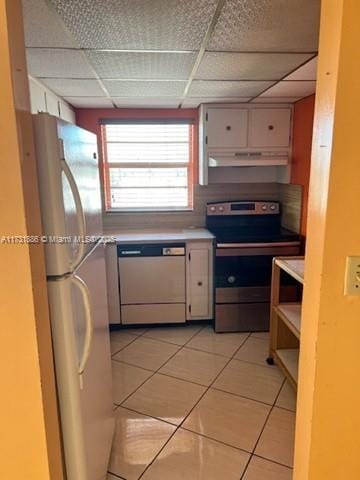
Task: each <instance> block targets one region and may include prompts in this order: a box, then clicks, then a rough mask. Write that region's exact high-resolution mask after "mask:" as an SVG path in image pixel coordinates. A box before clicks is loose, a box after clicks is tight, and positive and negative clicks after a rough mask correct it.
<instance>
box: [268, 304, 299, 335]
mask: <svg viewBox="0 0 360 480" xmlns="http://www.w3.org/2000/svg"><path fill="white" fill-rule="evenodd" d="M273 308H274V310H275V312H276V313H277V314H278V315H279V316H280V317H281V319H282V320H283V321H284V322H285V323H286V325H287V326H288V327H289V329H290V330H291V331H292V333H293V334H294V335H295V336H296V338H300V323H301V304H300V303H280V304H279V305H277V306H274V307H273Z"/></svg>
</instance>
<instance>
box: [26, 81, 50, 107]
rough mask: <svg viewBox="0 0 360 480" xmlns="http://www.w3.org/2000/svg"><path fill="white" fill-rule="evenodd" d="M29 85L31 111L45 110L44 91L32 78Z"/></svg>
mask: <svg viewBox="0 0 360 480" xmlns="http://www.w3.org/2000/svg"><path fill="white" fill-rule="evenodd" d="M29 86H30V103H31V113H39V112H46V101H45V91H44V90H43V89H42V88H41V87H40V86H39V85H38V84H37V83H35V82H33V81H32V80H30V81H29Z"/></svg>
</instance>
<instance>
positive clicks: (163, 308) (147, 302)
mask: <svg viewBox="0 0 360 480" xmlns="http://www.w3.org/2000/svg"><path fill="white" fill-rule="evenodd" d="M117 254H118V262H119V283H120V305H121V323H122V324H126V325H131V324H156V323H183V322H185V321H186V314H185V304H186V298H185V290H186V288H185V244H183V243H171V244H141V245H139V244H131V245H118V247H117Z"/></svg>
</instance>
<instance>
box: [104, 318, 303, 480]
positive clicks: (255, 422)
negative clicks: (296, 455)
mask: <svg viewBox="0 0 360 480" xmlns="http://www.w3.org/2000/svg"><path fill="white" fill-rule="evenodd" d="M267 349H268V334H266V333H252V334H249V333H230V334H215V333H214V332H213V329H212V328H211V327H210V326H208V325H205V326H201V325H189V326H181V327H176V326H174V327H162V328H151V329H127V330H122V331H116V332H112V333H111V352H112V360H113V361H112V365H113V382H114V405H115V415H116V432H115V438H114V442H113V448H112V454H111V459H110V465H109V476H108V480H119V479H125V480H137V479H140V478H141V479H143V480H205V479H206V480H218V479H220V478H221V479H223V480H291V478H292V463H293V442H294V423H295V403H296V399H295V394H294V392H293V390H292V388H291V387H290V385H288V384H287V382H286V381H285V379H284V377H283V375H282V373H281V372H280V371H279V370H278V368H277V367H276V366H273V367H270V366H268V365H267V364H266V362H265V358H266V356H267Z"/></svg>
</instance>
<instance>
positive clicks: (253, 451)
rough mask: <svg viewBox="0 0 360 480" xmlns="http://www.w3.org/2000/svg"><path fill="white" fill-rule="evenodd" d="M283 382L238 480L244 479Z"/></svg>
mask: <svg viewBox="0 0 360 480" xmlns="http://www.w3.org/2000/svg"><path fill="white" fill-rule="evenodd" d="M285 382H286V378H284V380H283V382H282V384H281V386H280V389H279V392H278V394H277V395H276V397H275V400H274V402H273V405H272V407H271V408H270V410H269V413H268V415H267V417H266V419H265V423H264V425H263V428H262V429H261V431H260V434H259V436H258V439H257V441H256V442H255V445H254V448H253V450H252V453H251V457H250V458H249V461H248V464H247V465H246V467H245V470H244V471H243V474H242V475H241V477H240V479H239V480H243V479H244V475H245V473H246V470H247V469H248V466H249V464H250V461H251V459H252V457H253V456H254V455H255V450H256V447H257V446H258V444H259V442H260V438H261V436H262V434H263V433H264V430H265V428H266V425H267V423H268V421H269V418H270V415H271V413H272V411H273V410H274V407H275V404H276V402H277V399H278V398H279V395H280V392H281V390H282V388H283V386H284V384H285ZM267 460H269V459H267ZM270 461H271V460H270Z"/></svg>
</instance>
